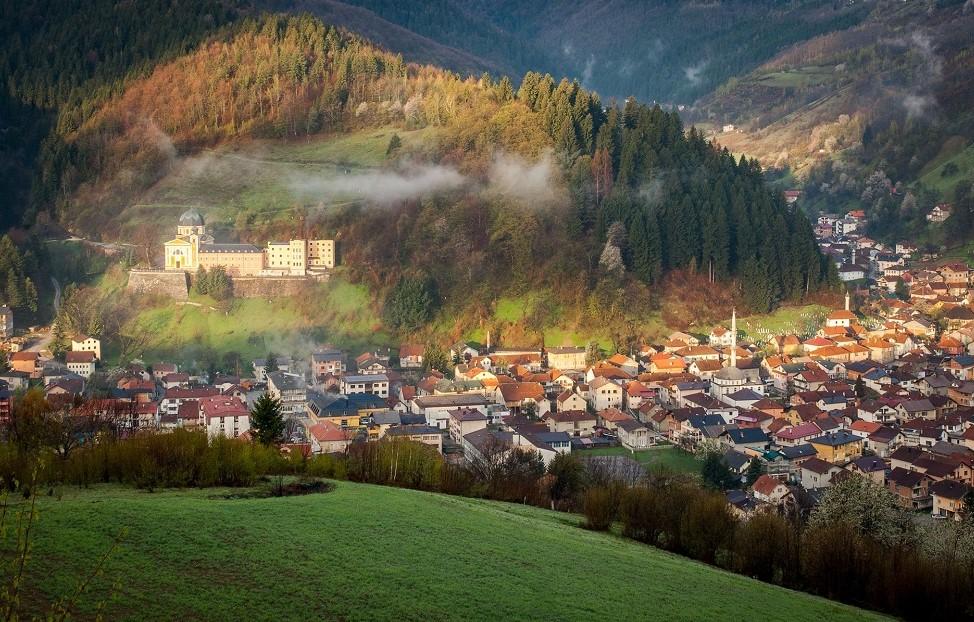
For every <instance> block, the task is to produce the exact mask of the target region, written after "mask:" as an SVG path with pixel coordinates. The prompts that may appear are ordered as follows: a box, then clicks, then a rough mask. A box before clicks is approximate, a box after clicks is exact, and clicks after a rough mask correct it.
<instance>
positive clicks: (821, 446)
mask: <svg viewBox="0 0 974 622" xmlns="http://www.w3.org/2000/svg"><path fill="white" fill-rule="evenodd" d="M808 442H809V443H810V444H811V445H812V447H814V448H815V451H816V452H817V453H818V457H819V458H821V459H822V460H826V461H828V462H833V463H843V462H848V461H850V460H854V459H856V458H858V457H859V456H861V455H862V449H863V440H862V438H860V437H858V436H856V435H855V434H853V433H852V432H849V431H847V430H839V431H837V432H829V433H827V434H823V435H822V436H819V437H816V438H812V439H809V440H808Z"/></svg>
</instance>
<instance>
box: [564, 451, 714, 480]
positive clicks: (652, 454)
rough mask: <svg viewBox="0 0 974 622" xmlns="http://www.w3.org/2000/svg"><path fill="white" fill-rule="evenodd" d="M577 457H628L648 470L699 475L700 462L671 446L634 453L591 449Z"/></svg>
mask: <svg viewBox="0 0 974 622" xmlns="http://www.w3.org/2000/svg"><path fill="white" fill-rule="evenodd" d="M578 455H579V456H583V457H584V456H630V457H632V458H635V460H636V461H637V462H639V464H641V465H643V466H645V467H646V468H648V469H651V468H653V467H654V466H662V467H666V468H667V469H670V470H672V471H676V472H678V473H691V474H694V475H699V474H700V466H701V464H702V463H701V462H700V461H699V460H698V459H697V458H696V457H695V456H694V455H693V454H691V453H688V452H685V451H683V450H682V449H680V448H678V447H674V446H673V445H659V446H657V447H653V448H652V449H644V450H642V451H637V452H635V453H633V452H631V451H629V450H628V449H626V448H625V447H611V448H608V449H591V450H587V451H584V452H579V454H578Z"/></svg>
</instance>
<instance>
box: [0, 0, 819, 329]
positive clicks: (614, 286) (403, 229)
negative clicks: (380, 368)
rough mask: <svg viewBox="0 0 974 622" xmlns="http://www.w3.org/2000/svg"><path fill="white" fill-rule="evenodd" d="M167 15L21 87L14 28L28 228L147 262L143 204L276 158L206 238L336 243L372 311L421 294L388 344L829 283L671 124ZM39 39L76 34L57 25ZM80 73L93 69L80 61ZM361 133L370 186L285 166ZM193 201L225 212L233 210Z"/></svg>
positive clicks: (655, 113)
mask: <svg viewBox="0 0 974 622" xmlns="http://www.w3.org/2000/svg"><path fill="white" fill-rule="evenodd" d="M99 6H101V9H103V10H108V8H107V4H106V5H104V6H102V5H99ZM180 6H181V5H168V4H167V3H163V2H159V3H157V4H156V5H146V7H145V11H146V12H148V13H151V12H153V11H155V13H156V17H157V18H158V21H156V22H153V23H154V26H153V28H152V29H151V30H152V31H153V32H152V34H146V33H145V32H144V30H145V29H146V28H147V26H146V24H147V23H149V22H143V21H142V20H143V19H149V18H148V17H145V14H144V13H138V14H136V13H132V14H131V15H129V18H130V19H131V23H128V25H127V27H128V28H130V29H131V30H130V31H128V32H129V34H128V35H126V37H127V38H129V39H131V40H132V41H133V42H134V43H133V46H132V47H131V48H130V47H128V46H125V45H121V44H119V43H117V37H116V33H117V29H116V28H122V31H123V32H125V29H124V28H123V27H116V28H112V29H109V28H106V27H103V26H100V25H98V24H97V23H96V22H97V17H92V18H91V19H92V20H93V23H92V24H91V29H90V30H89V31H86V32H85V34H84V35H83V36H82V35H79V30H83V29H84V28H83V26H82V25H78V24H75V25H71V26H68V25H66V24H62V25H61V26H56V25H54V24H56V23H57V20H53V21H52V24H48V25H47V26H45V28H46V29H47V30H43V29H42V30H41V33H42V34H43V35H44V36H47V37H48V39H49V40H50V41H61V40H62V39H63V40H70V39H73V38H75V37H79V38H80V40H79V41H78V42H76V43H75V44H74V47H72V48H70V49H69V50H67V51H65V53H63V54H61V53H55V54H51V55H50V57H49V59H48V60H47V61H46V63H42V64H39V65H31V64H30V63H27V61H26V59H27V58H31V57H33V55H35V54H39V53H40V52H39V50H40V49H42V48H43V47H44V44H43V42H41V41H38V39H37V37H34V36H31V34H30V33H31V32H33V31H31V30H30V26H31V24H33V21H32V20H40V17H39V13H38V14H34V17H33V18H28V17H24V18H23V21H21V22H20V25H19V26H18V27H16V28H14V30H15V32H16V35H17V37H19V38H18V39H17V42H16V43H15V44H14V45H12V46H10V50H8V51H7V52H6V55H5V56H4V58H5V60H4V64H3V65H2V66H3V67H4V68H5V69H4V71H5V75H6V77H7V85H8V94H9V95H12V96H17V97H19V98H20V103H21V105H24V106H30V107H32V108H33V109H34V110H36V111H39V116H38V118H42V117H41V115H47V116H48V118H49V119H50V132H49V134H48V136H47V138H46V139H45V141H44V144H43V148H42V149H41V150H40V153H39V154H38V156H37V162H36V165H35V167H34V184H33V202H32V203H31V206H32V208H33V209H34V210H35V211H34V212H33V213H32V214H28V218H30V217H32V216H36V217H37V218H38V219H40V220H41V221H52V222H55V223H58V224H60V225H62V226H64V227H67V228H68V229H70V230H71V231H72V232H77V233H79V234H83V235H85V236H86V237H90V238H94V239H105V240H120V241H125V242H135V243H137V244H140V245H142V246H143V247H144V248H145V249H146V255H145V257H146V258H147V260H151V253H152V251H153V250H157V249H158V247H159V244H160V243H161V242H162V240H163V238H164V237H165V236H166V235H169V234H168V228H169V227H171V226H172V225H171V223H172V210H171V209H170V208H168V207H165V208H163V206H160V207H159V208H155V207H153V206H152V205H153V204H152V203H151V202H149V203H148V204H145V205H144V204H143V203H142V199H143V197H145V196H146V195H147V194H151V193H153V192H156V191H157V188H158V187H160V186H165V184H166V183H167V180H168V179H169V178H170V177H171V176H172V175H174V174H176V173H178V172H182V173H185V172H186V170H187V169H189V170H190V171H191V173H190V174H195V173H192V171H194V170H196V169H199V170H202V169H204V168H205V167H206V165H207V164H206V162H207V161H208V158H211V157H212V156H211V154H214V153H227V150H228V149H229V150H231V151H232V150H233V149H235V148H236V147H235V146H237V147H245V146H247V145H263V147H260V148H261V149H265V150H266V149H277V150H280V149H284V150H285V151H287V150H290V152H289V153H292V154H293V155H289V156H288V158H289V159H287V160H285V161H284V165H283V166H284V168H283V169H282V174H281V175H280V176H279V177H282V178H283V179H284V182H283V185H282V187H281V189H280V190H279V191H276V192H277V194H276V195H275V196H273V197H267V198H260V199H258V200H257V201H256V203H255V205H252V206H251V207H253V209H252V210H248V211H240V212H239V217H237V218H232V217H231V218H229V219H226V220H222V221H220V222H219V223H215V226H217V228H218V229H219V230H220V235H221V236H230V237H235V238H239V239H242V240H247V241H253V242H263V241H264V240H265V239H266V236H269V235H289V234H297V233H298V231H297V230H296V229H298V228H300V229H301V230H302V231H303V232H304V233H306V234H309V235H319V234H320V235H329V236H337V237H338V238H339V239H340V242H341V249H342V261H343V263H344V264H345V266H346V267H345V270H346V272H347V273H348V275H349V276H350V278H352V279H353V280H355V281H357V282H360V283H364V284H366V285H368V286H369V288H370V290H371V291H373V292H376V293H377V294H378V295H379V296H381V297H385V294H384V293H385V292H392V291H393V287H394V286H395V287H398V290H403V289H404V288H405V291H418V292H419V295H418V296H415V297H410V296H406V297H405V298H404V299H405V300H406V303H405V305H406V306H407V307H408V306H410V305H413V306H415V305H414V303H415V301H416V300H419V301H420V306H421V307H422V308H419V309H415V308H412V309H410V308H407V309H404V310H403V309H398V310H397V309H395V308H389V305H387V313H386V320H387V322H388V323H389V324H391V327H392V328H401V329H404V330H413V329H416V328H418V327H419V326H420V325H421V323H422V322H426V321H430V320H432V319H433V318H434V317H436V316H437V315H436V314H437V312H438V309H439V306H440V305H441V304H442V303H443V301H446V302H447V304H449V305H452V306H453V308H452V311H451V312H452V313H461V312H462V313H468V312H471V311H472V312H473V313H474V314H475V315H476V314H477V313H478V311H476V310H477V309H478V308H484V305H488V304H490V301H491V300H494V299H495V298H496V297H497V296H499V295H519V294H523V293H527V292H532V291H537V290H539V289H544V290H545V291H548V292H550V293H551V294H552V295H553V296H554V298H553V300H558V301H559V302H558V303H557V305H555V306H554V307H551V306H548V307H545V306H541V307H539V309H538V310H537V311H536V315H537V316H538V317H537V318H535V319H533V320H532V322H533V323H535V324H544V323H546V322H551V321H554V319H553V318H554V316H556V315H558V314H559V313H571V314H573V315H575V316H576V317H583V319H582V320H581V321H583V322H584V321H591V322H600V321H605V320H606V318H610V317H614V318H617V319H620V320H622V319H625V318H626V317H634V316H638V314H640V313H642V312H645V311H646V310H648V309H650V308H652V307H653V306H654V305H658V304H659V301H660V296H661V291H670V292H674V291H678V290H679V288H680V287H682V286H681V285H680V283H681V281H680V280H676V281H674V280H673V279H666V278H665V277H666V276H667V275H674V274H681V275H683V276H684V277H685V278H689V279H692V280H693V281H694V282H696V283H698V284H699V283H708V282H710V283H714V282H720V283H722V284H726V285H730V284H732V283H738V284H740V287H739V288H737V287H729V288H728V287H724V288H722V289H723V291H724V292H726V294H727V295H728V296H730V297H732V298H733V297H737V298H738V299H739V303H742V304H745V305H747V306H750V307H751V308H752V309H753V310H755V311H767V310H769V309H771V308H773V307H775V306H777V305H778V304H780V303H781V302H783V301H800V300H802V299H804V298H806V297H807V296H809V295H811V294H814V293H815V292H817V291H819V290H820V289H821V288H822V287H823V286H827V285H829V284H830V283H831V282H833V279H834V271H830V268H829V263H828V262H827V261H826V260H825V259H824V258H823V257H822V256H821V255H820V254H819V252H818V250H817V248H816V246H815V244H814V240H813V237H812V233H811V229H810V227H809V224H808V222H807V220H806V219H805V218H804V216H802V215H801V214H800V213H798V212H796V211H795V210H793V209H791V208H789V207H788V206H786V205H785V203H784V202H783V200H782V198H781V196H780V195H779V194H776V193H772V192H771V191H769V190H768V188H767V187H766V186H765V184H764V179H763V173H762V171H761V169H760V167H759V166H758V165H757V164H756V162H755V161H753V160H747V159H745V158H740V159H735V158H733V157H731V155H730V154H729V153H728V152H726V151H721V150H719V149H717V148H715V147H714V146H713V145H711V144H709V143H708V142H707V141H706V140H705V139H704V138H703V136H702V135H701V134H699V133H698V132H696V131H695V130H692V129H691V130H689V131H687V130H686V129H685V127H684V125H683V124H682V122H681V120H680V118H679V116H678V115H677V114H676V113H669V112H666V111H664V110H661V109H660V108H659V107H650V106H645V105H641V104H639V103H637V102H636V101H635V100H628V101H626V102H625V103H624V105H610V104H609V103H608V102H606V101H604V100H602V99H601V98H600V97H599V96H598V95H597V94H595V93H594V92H592V91H589V90H586V89H584V88H582V87H581V86H580V85H579V83H578V82H572V81H568V80H561V81H558V80H555V79H554V78H552V77H551V76H549V75H546V74H541V73H534V72H529V73H527V74H526V75H525V76H524V78H523V79H522V80H520V84H519V85H517V86H516V85H515V83H514V82H512V81H511V80H510V79H509V78H506V77H504V78H491V77H489V76H486V75H485V76H481V77H479V78H474V77H463V76H459V75H457V74H454V73H450V72H447V71H444V70H442V69H439V68H435V67H431V66H419V65H415V64H411V63H408V62H406V61H405V60H404V59H403V58H402V57H401V56H400V55H398V54H395V53H391V52H387V51H384V50H382V49H379V48H377V47H375V46H373V45H372V44H371V43H369V42H368V41H366V40H365V39H362V38H360V37H358V36H356V35H353V34H350V33H348V32H346V31H343V30H339V29H336V28H334V27H332V26H329V25H326V24H324V23H322V22H321V21H319V20H317V19H316V18H313V17H310V16H307V15H304V16H283V15H253V14H251V13H249V12H247V11H237V10H235V8H234V7H233V6H230V5H228V4H225V3H214V4H211V5H208V6H206V7H203V5H193V7H192V9H191V10H190V12H189V13H188V14H187V15H181V14H180V10H182V9H181V8H180ZM201 7H202V8H201ZM52 10H53V9H52ZM98 10H100V9H98V8H96V10H95V11H94V15H96V16H97V15H98V14H99V13H98ZM55 15H58V16H61V17H64V18H65V20H66V21H70V20H67V19H66V16H68V15H71V11H70V8H65V9H64V12H63V13H55ZM41 21H43V20H41ZM81 23H82V24H84V21H82V22H81ZM124 23H125V22H124V21H123V24H124ZM96 55H100V56H103V57H104V58H106V59H110V62H107V63H104V64H103V63H96V62H92V61H89V62H87V63H86V62H85V61H84V58H86V57H87V58H89V59H90V58H92V57H93V56H96ZM79 59H80V60H79ZM62 75H63V76H66V77H65V78H63V79H62V78H61V77H60V76H62ZM55 76H57V78H55ZM370 131H371V132H373V133H374V132H376V131H380V132H390V131H391V132H392V133H391V137H392V138H391V139H390V140H389V144H388V147H387V148H386V149H384V150H383V151H384V156H383V157H381V158H379V160H378V161H375V162H373V163H371V164H369V166H368V167H367V168H361V167H360V165H352V164H342V162H350V161H351V160H349V159H348V157H347V156H345V155H342V154H341V152H340V151H339V152H338V153H337V155H336V157H337V160H336V167H335V170H334V171H333V174H329V175H327V176H321V175H320V174H317V173H316V174H314V175H312V174H309V173H308V172H307V169H304V168H302V167H304V166H305V163H306V160H302V159H300V158H306V157H307V156H298V152H299V151H300V146H301V145H307V146H308V149H312V150H314V149H318V148H319V147H316V145H330V144H338V143H335V142H334V141H336V140H339V139H340V138H342V137H348V140H349V141H350V142H348V143H347V144H348V146H349V148H350V149H353V150H354V149H356V148H358V147H357V146H356V145H357V144H358V143H356V142H355V141H358V140H359V138H356V137H360V136H366V135H368V133H369V132H370ZM396 132H398V133H401V134H402V135H403V137H404V138H408V140H406V141H405V142H404V140H402V139H400V137H399V135H398V134H396ZM370 140H371V139H370ZM323 141H324V142H323ZM329 141H331V142H329ZM289 145H290V146H289ZM295 150H297V151H295ZM308 153H310V152H308ZM350 156H351V154H349V157H350ZM240 158H241V159H240V160H239V161H240V162H241V163H242V164H244V163H248V164H247V166H252V167H257V168H256V169H255V170H259V167H261V166H262V164H261V162H263V160H260V159H253V157H252V156H246V157H244V156H240ZM295 158H297V159H295ZM350 167H351V168H350ZM342 171H343V172H344V176H349V177H345V178H344V179H343V178H340V177H336V175H341V174H342ZM336 188H338V189H341V190H336ZM363 188H366V189H367V191H364V190H363ZM336 193H337V194H336ZM206 196H209V197H213V198H211V199H210V200H213V201H216V202H218V203H219V204H221V205H222V204H223V203H224V201H227V204H226V205H224V206H223V210H224V213H227V212H229V213H232V212H233V210H234V204H233V202H232V201H233V200H235V199H223V198H221V197H220V195H219V193H215V194H214V193H212V192H210V193H209V194H207V195H206ZM190 200H192V199H190ZM262 201H267V202H268V203H267V204H268V205H270V203H273V204H274V205H280V203H281V202H282V201H283V202H284V203H286V204H287V205H288V206H289V207H288V208H287V209H280V208H274V209H263V208H262V207H261V206H262V205H263V204H264V203H262ZM197 204H198V203H197ZM177 207H178V206H177ZM202 207H204V208H206V207H207V206H206V205H202ZM664 282H665V283H666V284H667V285H666V287H665V288H663V289H662V290H661V288H660V286H661V285H662V284H663V283H664ZM410 283H416V284H419V285H418V286H417V287H418V289H417V287H412V289H410V287H411V286H410V285H409V284H410ZM397 284H398V285H397ZM398 290H397V291H398ZM389 298H390V300H393V299H394V298H395V297H393V296H390V297H389ZM380 299H381V298H380ZM397 318H409V319H406V320H400V319H397ZM415 318H420V319H421V321H416V320H415ZM584 318H588V319H587V320H586V319H584Z"/></svg>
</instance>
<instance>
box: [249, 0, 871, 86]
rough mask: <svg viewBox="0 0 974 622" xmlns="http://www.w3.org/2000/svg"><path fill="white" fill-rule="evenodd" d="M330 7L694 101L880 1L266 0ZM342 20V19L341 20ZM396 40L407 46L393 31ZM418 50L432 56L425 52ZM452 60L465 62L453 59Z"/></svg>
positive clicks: (533, 64)
mask: <svg viewBox="0 0 974 622" xmlns="http://www.w3.org/2000/svg"><path fill="white" fill-rule="evenodd" d="M263 1H264V6H268V7H270V8H273V9H276V10H279V9H282V8H288V7H299V8H300V9H303V10H309V11H311V12H317V13H319V14H321V15H323V16H325V17H332V16H334V15H335V9H334V5H336V4H346V5H353V6H356V7H360V8H363V9H367V10H369V11H371V12H373V13H374V14H375V15H377V16H380V17H381V18H382V19H384V20H388V21H390V22H394V23H396V24H399V25H401V26H403V27H405V28H407V29H409V30H410V31H412V32H414V33H418V34H420V35H423V36H425V37H427V38H430V39H433V40H435V41H438V42H440V43H442V44H444V45H448V46H451V47H452V48H454V49H457V50H463V51H465V52H467V53H469V54H472V55H474V56H475V57H477V58H479V59H481V62H482V63H483V64H484V66H485V68H491V67H500V68H502V69H503V70H504V72H505V73H514V74H515V75H520V74H522V73H524V72H525V71H527V70H535V71H538V70H541V71H546V72H552V73H554V74H555V75H568V76H574V77H577V78H578V79H579V80H581V81H582V83H583V85H584V86H585V87H586V88H590V89H593V90H595V91H598V92H599V93H600V94H602V95H603V97H605V98H610V97H615V98H618V99H620V100H621V99H624V98H625V97H628V96H630V95H632V96H635V97H638V98H640V99H642V100H644V101H660V102H670V103H678V104H686V105H689V104H691V103H693V101H694V100H696V99H697V98H698V97H700V96H702V95H705V94H707V93H709V92H710V91H711V90H713V89H714V88H715V87H717V86H718V85H720V84H721V83H723V82H724V81H725V80H727V79H728V78H731V77H733V76H736V75H740V74H742V73H745V72H747V71H749V70H750V69H753V68H754V67H757V66H758V65H760V64H761V63H763V62H764V61H766V60H767V59H769V58H771V57H772V56H774V55H775V54H776V53H777V52H779V51H781V50H782V49H784V48H786V47H787V46H789V45H791V44H793V43H795V42H800V41H805V40H807V39H809V38H812V37H814V36H816V35H819V34H822V33H827V32H830V31H833V30H836V29H844V28H848V27H850V26H852V25H854V24H856V23H857V22H858V21H859V20H861V19H862V18H863V17H864V16H865V15H866V14H867V13H868V11H869V10H870V7H871V6H872V5H873V4H874V2H873V1H866V2H836V1H835V0H797V1H793V2H787V3H781V2H775V1H773V0H758V1H754V0H720V1H717V2H699V3H698V2H681V1H679V0H649V1H647V0H612V1H610V2H593V1H592V0H536V1H534V2H521V1H519V0H473V1H463V0H422V1H420V2H408V3H406V2H397V1H396V0H344V2H343V3H337V2H334V1H331V0H263ZM339 23H342V22H339ZM387 43H388V45H390V46H391V47H392V49H394V50H396V51H402V52H404V53H407V55H408V50H407V49H405V48H403V47H400V46H399V44H398V43H397V42H396V41H394V40H392V41H388V42H387ZM418 60H426V59H425V58H419V59H418ZM449 68H451V69H457V68H458V67H453V66H449Z"/></svg>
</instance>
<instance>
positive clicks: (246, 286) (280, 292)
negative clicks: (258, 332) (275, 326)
mask: <svg viewBox="0 0 974 622" xmlns="http://www.w3.org/2000/svg"><path fill="white" fill-rule="evenodd" d="M327 278H328V276H327V275H315V276H306V277H301V276H291V277H288V276H262V277H243V276H238V277H232V279H233V295H234V297H236V298H276V297H280V296H296V295H298V294H301V293H303V292H305V291H306V290H307V289H308V287H310V286H311V285H312V284H314V283H315V282H317V281H323V280H327ZM191 284H192V276H191V275H189V274H187V273H186V272H176V271H170V272H166V271H162V270H129V282H128V285H127V286H126V289H127V291H129V292H132V293H135V294H150V293H151V294H163V295H165V296H169V297H170V298H174V299H176V300H186V299H188V298H189V288H190V286H191Z"/></svg>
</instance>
